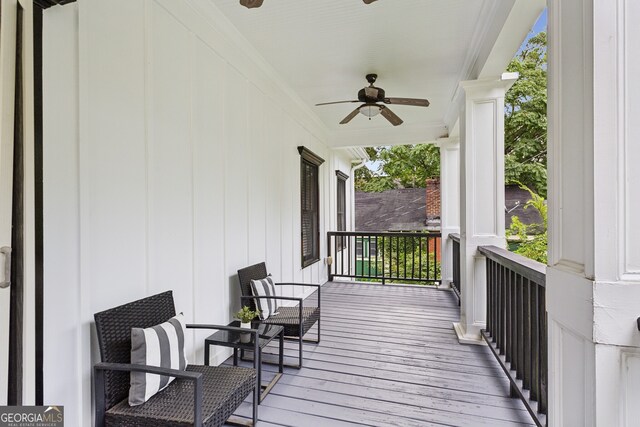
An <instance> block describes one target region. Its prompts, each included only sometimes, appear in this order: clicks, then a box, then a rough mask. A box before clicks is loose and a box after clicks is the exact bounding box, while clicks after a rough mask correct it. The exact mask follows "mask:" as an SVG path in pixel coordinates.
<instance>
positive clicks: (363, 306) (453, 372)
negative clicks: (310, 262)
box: [227, 282, 533, 427]
mask: <svg viewBox="0 0 640 427" xmlns="http://www.w3.org/2000/svg"><path fill="white" fill-rule="evenodd" d="M459 314H460V311H459V308H458V304H457V299H456V297H455V295H454V294H453V293H452V292H451V291H445V290H437V289H435V288H432V287H418V286H411V287H403V286H382V285H375V284H354V283H348V282H330V283H327V284H326V285H325V286H323V287H322V326H321V328H322V337H321V338H322V340H321V343H320V344H318V345H314V344H305V349H304V350H305V353H304V367H303V368H302V369H300V370H297V369H292V368H285V374H284V375H283V376H282V378H281V379H280V381H279V382H278V384H277V385H276V386H275V387H274V388H273V389H272V390H271V393H270V394H269V395H268V396H267V398H266V399H265V400H264V402H263V403H262V404H261V405H260V407H259V419H260V422H259V423H258V426H270V425H285V426H313V427H316V426H346V425H352V426H353V425H375V426H425V425H447V426H474V427H475V426H515V425H533V421H532V420H531V418H530V417H529V414H528V413H527V411H526V409H525V407H524V405H523V404H522V402H521V401H520V400H518V399H514V398H510V397H509V382H508V380H507V379H506V377H505V376H504V373H503V371H502V370H501V369H500V366H499V365H498V363H497V361H496V360H495V358H494V357H493V355H492V354H491V352H490V350H489V349H488V348H487V347H483V346H474V345H460V344H458V341H457V339H456V336H455V333H454V332H453V328H452V323H453V322H455V321H457V320H458V318H459ZM314 332H315V331H314V330H312V332H311V334H313V335H315V333H314ZM276 351H277V349H275V348H274V349H269V348H267V349H265V352H274V353H275V352H276ZM269 357H270V356H268V355H265V356H264V358H265V359H267V358H269ZM285 357H286V358H288V359H289V360H285V361H288V362H291V363H296V362H297V359H296V357H297V343H296V342H286V343H285ZM273 359H274V360H275V357H273ZM227 363H229V362H227ZM275 372H277V367H276V366H272V365H266V364H265V365H263V379H264V380H266V381H268V380H269V379H271V377H272V376H273V375H274V373H275ZM249 402H250V401H247V402H245V403H243V404H242V406H241V407H240V408H239V409H238V411H237V414H238V415H242V416H246V417H249V416H250V414H251V404H250V403H249Z"/></svg>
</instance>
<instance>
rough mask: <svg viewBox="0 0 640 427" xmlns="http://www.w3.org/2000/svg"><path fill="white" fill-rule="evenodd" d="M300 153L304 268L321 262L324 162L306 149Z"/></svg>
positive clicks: (299, 150)
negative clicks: (320, 184)
mask: <svg viewBox="0 0 640 427" xmlns="http://www.w3.org/2000/svg"><path fill="white" fill-rule="evenodd" d="M298 152H299V153H300V206H301V224H302V230H301V246H302V267H303V268H304V267H307V266H309V265H311V264H313V263H314V262H316V261H319V260H320V206H319V205H320V200H319V194H320V191H319V179H318V176H319V166H320V165H321V164H322V163H324V160H323V159H322V158H320V157H318V156H317V155H316V154H314V153H312V152H311V151H309V150H308V149H306V148H305V147H298Z"/></svg>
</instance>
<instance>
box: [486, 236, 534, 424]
mask: <svg viewBox="0 0 640 427" xmlns="http://www.w3.org/2000/svg"><path fill="white" fill-rule="evenodd" d="M479 250H480V253H482V254H483V255H484V256H485V257H486V258H487V327H486V330H483V331H482V336H483V338H484V340H485V341H486V342H487V344H489V348H491V350H492V351H493V354H494V355H495V356H496V358H497V359H498V361H499V362H500V365H501V366H502V368H503V369H504V371H505V373H506V374H507V376H508V377H509V380H510V381H511V392H512V394H513V395H514V396H517V397H520V399H522V401H523V402H524V404H525V406H526V407H527V410H528V411H529V413H530V414H531V415H532V417H533V419H534V421H535V422H536V424H537V425H538V426H540V427H542V426H545V425H546V423H547V415H546V414H547V315H546V310H545V282H546V270H545V266H544V265H543V264H541V263H539V262H536V261H533V260H530V259H528V258H525V257H522V256H520V255H517V254H514V253H512V252H509V251H506V250H504V249H501V248H498V247H495V246H482V247H480V248H479Z"/></svg>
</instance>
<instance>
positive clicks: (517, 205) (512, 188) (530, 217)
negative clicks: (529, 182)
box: [504, 185, 542, 228]
mask: <svg viewBox="0 0 640 427" xmlns="http://www.w3.org/2000/svg"><path fill="white" fill-rule="evenodd" d="M529 200H531V195H530V194H529V192H528V191H527V190H523V189H522V188H520V187H518V186H517V185H506V186H505V187H504V204H505V207H506V208H507V211H506V212H505V221H504V224H505V227H506V228H509V226H510V225H511V218H513V217H514V216H517V217H518V218H519V219H520V221H522V222H523V223H524V224H527V225H530V224H542V218H541V217H540V213H539V212H538V211H537V210H536V209H534V208H527V209H525V208H524V206H525V205H526V204H527V202H528V201H529Z"/></svg>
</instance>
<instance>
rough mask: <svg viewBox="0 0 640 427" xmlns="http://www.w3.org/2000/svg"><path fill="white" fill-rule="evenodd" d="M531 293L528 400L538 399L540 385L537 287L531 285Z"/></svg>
mask: <svg viewBox="0 0 640 427" xmlns="http://www.w3.org/2000/svg"><path fill="white" fill-rule="evenodd" d="M532 290H533V293H532V295H531V314H532V318H531V389H530V395H529V396H530V398H531V399H532V400H536V401H537V400H538V399H539V396H540V394H539V390H540V388H539V385H540V381H539V378H540V369H539V366H540V365H539V363H540V335H539V333H538V327H539V321H540V320H539V319H538V317H539V316H538V314H539V311H538V285H537V284H533V286H532Z"/></svg>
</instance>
